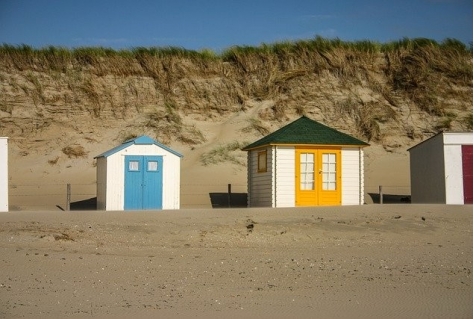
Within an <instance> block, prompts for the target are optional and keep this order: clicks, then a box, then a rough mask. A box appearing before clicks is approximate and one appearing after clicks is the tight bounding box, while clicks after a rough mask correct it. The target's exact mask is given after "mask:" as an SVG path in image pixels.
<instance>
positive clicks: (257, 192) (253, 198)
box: [247, 147, 273, 207]
mask: <svg viewBox="0 0 474 319" xmlns="http://www.w3.org/2000/svg"><path fill="white" fill-rule="evenodd" d="M265 150H266V151H267V171H266V172H258V169H257V168H258V152H261V151H265ZM272 158H273V156H272V148H271V147H268V148H261V149H256V150H252V151H249V156H248V168H247V169H248V177H249V178H248V182H247V183H248V194H251V195H250V196H249V198H248V205H249V206H250V207H272V197H273V196H272V192H273V187H272V167H273V163H272Z"/></svg>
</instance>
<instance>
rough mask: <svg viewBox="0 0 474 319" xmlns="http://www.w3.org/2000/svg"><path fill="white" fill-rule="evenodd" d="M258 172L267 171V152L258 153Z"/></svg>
mask: <svg viewBox="0 0 474 319" xmlns="http://www.w3.org/2000/svg"><path fill="white" fill-rule="evenodd" d="M257 165H258V167H257V169H258V171H259V172H266V171H267V152H266V151H263V152H259V153H258V164H257Z"/></svg>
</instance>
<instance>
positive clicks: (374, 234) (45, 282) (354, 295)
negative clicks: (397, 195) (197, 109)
mask: <svg viewBox="0 0 474 319" xmlns="http://www.w3.org/2000/svg"><path fill="white" fill-rule="evenodd" d="M0 250H1V260H0V263H1V272H0V317H1V318H224V317H225V318H472V311H473V309H472V298H473V294H472V206H445V205H365V206H361V207H328V208H321V207H320V208H293V209H219V210H210V209H202V210H191V209H190V210H180V211H163V212H126V213H125V212H15V213H2V214H0Z"/></svg>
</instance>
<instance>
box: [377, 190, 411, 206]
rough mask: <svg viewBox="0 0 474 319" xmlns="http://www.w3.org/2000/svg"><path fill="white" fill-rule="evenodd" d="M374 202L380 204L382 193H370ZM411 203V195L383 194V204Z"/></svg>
mask: <svg viewBox="0 0 474 319" xmlns="http://www.w3.org/2000/svg"><path fill="white" fill-rule="evenodd" d="M369 196H370V197H371V198H372V201H373V202H374V204H380V194H377V193H369ZM409 203H411V196H410V195H392V194H383V204H409Z"/></svg>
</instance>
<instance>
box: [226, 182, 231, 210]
mask: <svg viewBox="0 0 474 319" xmlns="http://www.w3.org/2000/svg"><path fill="white" fill-rule="evenodd" d="M231 197H232V185H231V184H227V204H228V205H227V207H229V208H230V207H231V204H230V203H231V199H232V198H231Z"/></svg>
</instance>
